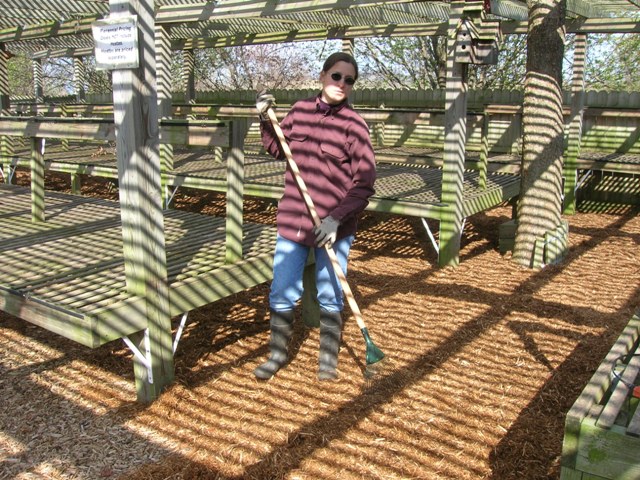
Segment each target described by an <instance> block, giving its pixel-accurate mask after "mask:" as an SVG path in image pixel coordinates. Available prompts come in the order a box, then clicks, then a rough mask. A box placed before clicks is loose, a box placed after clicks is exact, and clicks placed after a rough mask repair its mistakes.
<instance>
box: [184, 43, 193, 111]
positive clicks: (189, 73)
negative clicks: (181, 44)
mask: <svg viewBox="0 0 640 480" xmlns="http://www.w3.org/2000/svg"><path fill="white" fill-rule="evenodd" d="M195 68H196V59H195V56H194V54H193V50H183V51H182V82H183V84H184V103H194V102H195V101H196V76H195Z"/></svg>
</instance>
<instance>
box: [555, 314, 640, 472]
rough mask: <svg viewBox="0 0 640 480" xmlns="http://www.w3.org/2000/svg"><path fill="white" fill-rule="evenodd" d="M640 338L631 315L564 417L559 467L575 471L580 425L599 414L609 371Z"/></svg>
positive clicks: (638, 319)
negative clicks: (560, 463)
mask: <svg viewBox="0 0 640 480" xmlns="http://www.w3.org/2000/svg"><path fill="white" fill-rule="evenodd" d="M639 337H640V317H638V314H636V315H634V316H633V317H632V318H631V320H630V321H629V323H628V324H627V326H626V327H625V329H624V330H623V331H622V333H621V334H620V336H619V337H618V339H617V340H616V342H615V343H614V345H613V346H612V348H611V350H610V351H609V353H608V354H607V355H606V357H605V358H604V359H603V361H602V363H600V365H599V367H598V369H597V370H596V372H595V373H594V374H593V376H592V377H591V379H590V380H589V383H588V384H587V385H586V387H585V388H584V389H583V391H582V393H581V394H580V396H579V397H578V398H577V399H576V401H575V402H574V403H573V405H572V407H571V409H570V410H569V412H568V413H567V417H566V420H565V429H564V440H563V444H562V460H561V462H562V465H563V466H565V467H568V468H570V469H577V463H578V455H579V450H580V448H581V447H580V442H581V433H582V424H583V422H584V421H585V420H586V419H587V418H591V421H592V422H595V419H596V418H597V416H598V415H599V413H598V412H600V411H601V410H602V406H601V405H600V403H601V402H602V401H603V399H604V398H605V395H606V393H607V392H608V390H609V388H610V386H611V371H612V369H613V366H614V364H615V362H616V360H617V359H618V358H620V357H621V356H623V355H627V354H628V353H629V352H630V351H631V349H632V348H633V347H634V345H636V342H637V341H638V338H639Z"/></svg>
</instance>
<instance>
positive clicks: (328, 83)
mask: <svg viewBox="0 0 640 480" xmlns="http://www.w3.org/2000/svg"><path fill="white" fill-rule="evenodd" d="M355 75H356V69H355V68H354V66H353V65H351V64H350V63H347V62H338V63H336V64H335V65H334V66H333V67H331V68H330V69H329V70H328V71H326V72H320V82H321V83H322V94H321V96H320V98H322V101H324V102H325V103H328V104H329V105H336V104H338V103H340V102H342V101H343V100H345V99H346V98H347V97H348V96H349V95H350V94H351V90H353V83H354V82H355ZM349 83H351V84H350V85H349Z"/></svg>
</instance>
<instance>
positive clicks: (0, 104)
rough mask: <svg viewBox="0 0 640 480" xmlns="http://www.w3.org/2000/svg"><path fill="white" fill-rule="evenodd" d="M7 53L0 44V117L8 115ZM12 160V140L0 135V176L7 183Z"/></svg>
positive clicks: (2, 44)
mask: <svg viewBox="0 0 640 480" xmlns="http://www.w3.org/2000/svg"><path fill="white" fill-rule="evenodd" d="M8 62H9V52H8V51H7V48H6V46H5V44H4V43H0V115H9V109H10V107H11V99H10V97H9V93H10V92H9V66H8ZM12 158H13V138H11V137H10V136H8V135H0V163H1V164H2V172H3V174H2V176H3V177H4V181H5V182H7V183H9V181H10V180H9V179H10V178H11V159H12Z"/></svg>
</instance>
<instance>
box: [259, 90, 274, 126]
mask: <svg viewBox="0 0 640 480" xmlns="http://www.w3.org/2000/svg"><path fill="white" fill-rule="evenodd" d="M275 105H276V98H275V97H274V96H273V95H271V94H270V93H268V92H267V89H266V88H264V89H262V90H260V91H259V92H258V94H257V95H256V110H258V115H260V120H268V119H269V117H268V116H267V110H269V109H270V108H273V107H274V106H275Z"/></svg>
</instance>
